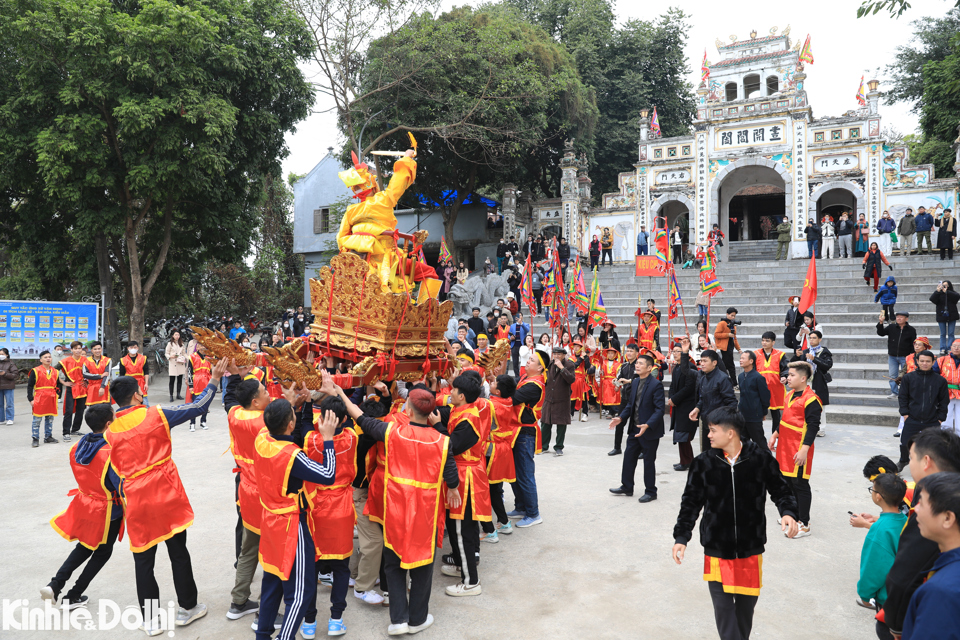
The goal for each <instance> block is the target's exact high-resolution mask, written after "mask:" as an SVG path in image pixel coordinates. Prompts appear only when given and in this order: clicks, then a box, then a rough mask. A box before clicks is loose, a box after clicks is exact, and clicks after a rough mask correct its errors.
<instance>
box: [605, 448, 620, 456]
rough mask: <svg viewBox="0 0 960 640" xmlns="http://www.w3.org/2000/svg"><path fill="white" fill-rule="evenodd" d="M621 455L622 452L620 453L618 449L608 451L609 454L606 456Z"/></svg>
mask: <svg viewBox="0 0 960 640" xmlns="http://www.w3.org/2000/svg"><path fill="white" fill-rule="evenodd" d="M622 454H623V451H621V450H620V449H612V450H611V451H610V453H608V454H607V455H608V456H619V455H622Z"/></svg>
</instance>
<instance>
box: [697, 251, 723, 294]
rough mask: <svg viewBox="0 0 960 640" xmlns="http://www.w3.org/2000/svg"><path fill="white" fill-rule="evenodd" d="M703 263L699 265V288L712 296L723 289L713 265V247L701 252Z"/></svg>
mask: <svg viewBox="0 0 960 640" xmlns="http://www.w3.org/2000/svg"><path fill="white" fill-rule="evenodd" d="M702 256H703V263H702V264H701V265H700V290H701V291H702V292H704V293H705V294H707V296H709V297H711V298H712V297H713V296H715V295H717V294H718V293H720V292H721V291H723V287H721V286H720V281H719V280H717V272H716V267H715V266H714V253H713V247H709V248H707V250H706V251H704V252H702Z"/></svg>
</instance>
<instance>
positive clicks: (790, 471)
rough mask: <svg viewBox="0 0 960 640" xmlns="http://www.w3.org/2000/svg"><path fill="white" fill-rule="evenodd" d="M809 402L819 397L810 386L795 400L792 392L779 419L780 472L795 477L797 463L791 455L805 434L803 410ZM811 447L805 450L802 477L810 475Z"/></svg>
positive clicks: (811, 464) (793, 454)
mask: <svg viewBox="0 0 960 640" xmlns="http://www.w3.org/2000/svg"><path fill="white" fill-rule="evenodd" d="M811 402H820V398H818V397H817V394H815V393H814V392H813V389H811V388H810V387H806V388H805V389H804V390H803V394H801V395H800V397H799V398H797V399H796V400H794V399H793V393H792V392H791V393H790V395H789V396H788V397H787V405H786V408H785V409H784V410H783V417H782V418H781V419H780V436H779V437H778V438H777V462H778V463H780V473H782V474H783V475H785V476H790V477H793V478H795V477H797V464H796V463H795V462H794V461H793V456H795V455H796V454H797V452H798V451H799V450H800V447H801V446H803V438H804V437H805V436H806V435H807V422H806V420H805V419H804V414H803V411H804V409H805V408H806V407H807V405H808V404H810V403H811ZM821 406H823V405H822V403H821ZM813 449H814V446H813V445H810V450H809V451H807V462H806V464H805V465H804V466H803V477H804V478H809V477H810V470H811V469H812V468H813Z"/></svg>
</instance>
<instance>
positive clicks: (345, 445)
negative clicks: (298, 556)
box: [303, 416, 358, 560]
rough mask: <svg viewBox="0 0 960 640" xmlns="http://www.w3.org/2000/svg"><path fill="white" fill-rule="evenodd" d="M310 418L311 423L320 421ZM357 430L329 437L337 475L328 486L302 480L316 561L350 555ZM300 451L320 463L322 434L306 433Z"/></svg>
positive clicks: (345, 431) (321, 457)
mask: <svg viewBox="0 0 960 640" xmlns="http://www.w3.org/2000/svg"><path fill="white" fill-rule="evenodd" d="M320 419H321V418H320V416H315V417H314V420H313V421H314V423H319V422H320ZM357 441H358V438H357V432H356V431H354V430H353V429H351V428H349V427H347V428H345V429H344V430H343V431H341V432H340V433H338V434H337V435H335V436H333V449H334V451H336V456H337V475H336V478H334V480H333V484H331V485H327V486H324V485H319V484H315V483H313V482H304V483H303V491H304V493H305V494H306V495H307V503H308V504H309V505H310V517H309V519H308V520H307V522H309V523H310V534H311V535H312V536H313V545H314V547H315V549H316V552H317V559H318V560H338V559H342V558H349V557H350V555H352V554H353V526H354V525H355V524H356V523H357V511H356V509H354V508H353V480H354V479H355V478H356V476H357ZM303 451H304V453H306V454H307V457H309V458H310V459H311V460H316V461H317V462H319V463H320V464H323V436H321V435H320V433H318V432H317V431H311V432H309V433H308V434H307V437H306V439H305V440H304V442H303Z"/></svg>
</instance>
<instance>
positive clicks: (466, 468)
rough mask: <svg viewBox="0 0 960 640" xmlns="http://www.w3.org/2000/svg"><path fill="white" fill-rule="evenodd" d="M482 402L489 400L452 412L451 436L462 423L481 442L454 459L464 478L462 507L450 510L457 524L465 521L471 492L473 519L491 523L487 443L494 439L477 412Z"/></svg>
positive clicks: (449, 430)
mask: <svg viewBox="0 0 960 640" xmlns="http://www.w3.org/2000/svg"><path fill="white" fill-rule="evenodd" d="M479 402H483V403H486V400H484V399H482V398H481V399H480V400H478V401H477V402H475V403H472V404H468V405H464V406H462V407H454V408H453V410H452V411H451V412H450V419H449V420H448V421H447V433H453V430H454V429H456V428H457V426H458V425H459V424H460V423H461V422H467V423H469V425H470V427H471V428H472V429H473V431H474V433H476V434H477V437H478V438H479V440H478V441H477V443H476V444H475V445H473V446H472V447H470V448H469V449H467V450H466V451H464V452H463V453H461V454H459V455H457V456H455V457H454V460H455V461H456V463H457V473H458V474H459V476H460V486H459V487H458V488H457V490H458V491H459V492H460V506H459V507H457V508H456V509H454V508H450V517H451V518H453V519H454V520H463V518H464V514H465V511H466V507H467V492H469V493H470V502H471V503H472V505H473V519H474V520H478V521H485V522H490V520H491V514H492V507H491V505H490V483H489V482H488V481H487V465H486V463H487V458H486V455H485V454H486V451H487V441H488V440H489V437H490V430H489V424H488V425H487V428H484V425H483V421H482V420H481V419H480V412H479V410H478V408H477V404H478V403H479Z"/></svg>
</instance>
